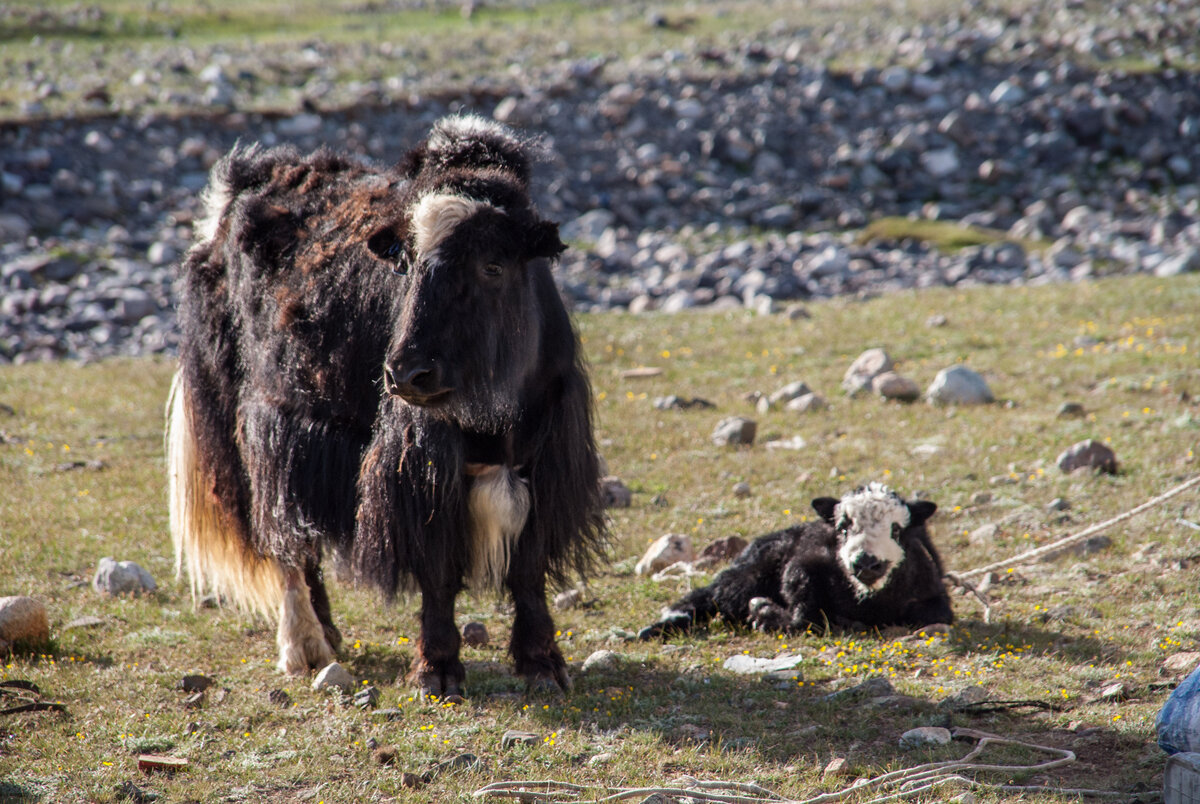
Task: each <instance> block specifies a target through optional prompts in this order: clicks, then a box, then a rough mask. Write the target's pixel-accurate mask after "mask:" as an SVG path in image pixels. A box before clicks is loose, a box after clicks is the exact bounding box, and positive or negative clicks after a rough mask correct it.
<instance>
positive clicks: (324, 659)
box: [276, 568, 333, 676]
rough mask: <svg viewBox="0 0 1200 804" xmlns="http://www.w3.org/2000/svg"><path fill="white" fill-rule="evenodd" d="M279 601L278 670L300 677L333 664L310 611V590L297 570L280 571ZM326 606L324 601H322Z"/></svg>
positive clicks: (323, 631) (331, 649) (316, 622)
mask: <svg viewBox="0 0 1200 804" xmlns="http://www.w3.org/2000/svg"><path fill="white" fill-rule="evenodd" d="M283 580H284V588H283V602H281V603H280V604H279V631H278V633H277V635H276V641H277V642H278V644H279V669H280V670H282V671H283V672H285V673H287V674H288V675H294V676H295V675H303V674H304V673H307V672H308V671H309V669H312V668H320V667H324V666H325V665H327V664H329V663H330V662H332V661H333V648H331V647H330V646H329V642H328V641H326V637H325V629H324V628H323V627H322V625H321V621H320V620H319V619H317V613H316V611H315V610H314V609H313V603H312V591H311V590H310V589H309V588H308V584H306V583H305V582H304V575H303V574H302V573H301V571H300V570H298V569H292V568H285V569H284V571H283ZM325 603H326V607H328V603H329V601H328V599H326V601H325Z"/></svg>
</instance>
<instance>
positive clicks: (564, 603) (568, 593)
mask: <svg viewBox="0 0 1200 804" xmlns="http://www.w3.org/2000/svg"><path fill="white" fill-rule="evenodd" d="M581 600H583V593H582V592H580V591H579V590H578V589H565V590H563V591H562V592H559V593H558V594H557V595H555V596H554V608H556V609H559V610H560V611H565V610H566V609H573V608H575V607H576V606H578V605H579V602H580V601H581Z"/></svg>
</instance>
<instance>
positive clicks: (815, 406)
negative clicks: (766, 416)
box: [783, 393, 829, 413]
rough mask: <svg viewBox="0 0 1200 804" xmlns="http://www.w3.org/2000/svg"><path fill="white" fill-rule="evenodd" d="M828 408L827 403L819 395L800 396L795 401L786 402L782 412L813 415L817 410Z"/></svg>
mask: <svg viewBox="0 0 1200 804" xmlns="http://www.w3.org/2000/svg"><path fill="white" fill-rule="evenodd" d="M828 407H829V403H828V402H826V401H825V397H823V396H821V395H820V394H813V393H810V394H802V395H801V396H798V397H796V398H795V399H791V400H788V403H787V404H786V405H784V406H783V409H784V410H790V411H792V412H793V413H815V412H816V411H818V410H825V409H826V408H828Z"/></svg>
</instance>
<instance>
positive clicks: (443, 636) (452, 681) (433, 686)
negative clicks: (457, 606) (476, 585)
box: [410, 577, 467, 701]
mask: <svg viewBox="0 0 1200 804" xmlns="http://www.w3.org/2000/svg"><path fill="white" fill-rule="evenodd" d="M419 583H420V586H421V635H420V637H419V638H418V639H417V660H416V662H414V663H413V668H412V671H411V674H410V675H411V677H412V679H413V681H415V682H416V684H417V687H418V689H419V690H420V694H421V697H423V698H431V697H432V698H438V699H440V700H443V701H444V700H447V699H452V698H453V699H461V698H462V696H463V682H464V681H465V680H466V677H467V671H466V668H464V667H463V663H462V661H461V660H460V659H459V658H458V650H459V646H460V644H461V638H460V637H459V634H458V628H457V627H456V626H455V625H454V598H455V597H456V596H457V595H458V587H459V585H460V584H459V583H458V582H457V581H449V580H445V579H441V580H439V579H434V578H428V577H422V578H421V579H420V580H419Z"/></svg>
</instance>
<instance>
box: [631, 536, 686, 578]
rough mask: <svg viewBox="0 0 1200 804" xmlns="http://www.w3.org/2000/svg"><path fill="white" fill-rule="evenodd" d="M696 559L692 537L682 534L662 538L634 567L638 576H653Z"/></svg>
mask: <svg viewBox="0 0 1200 804" xmlns="http://www.w3.org/2000/svg"><path fill="white" fill-rule="evenodd" d="M695 557H696V553H695V550H694V549H693V548H692V537H691V536H688V535H687V534H682V533H668V534H666V535H665V536H660V537H659V538H658V539H656V540H655V542H654V544H652V545H650V547H649V549H647V550H646V553H645V554H644V555H643V556H642V558H641V560H639V561H638V563H637V566H636V567H634V572H636V573H637V574H638V575H653V574H654V573H656V572H658V571H659V570H661V569H665V568H667V567H669V566H671V565H672V564H674V563H675V562H677V561H691V560H692V559H693V558H695Z"/></svg>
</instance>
